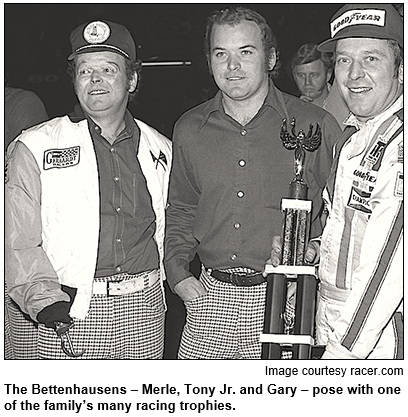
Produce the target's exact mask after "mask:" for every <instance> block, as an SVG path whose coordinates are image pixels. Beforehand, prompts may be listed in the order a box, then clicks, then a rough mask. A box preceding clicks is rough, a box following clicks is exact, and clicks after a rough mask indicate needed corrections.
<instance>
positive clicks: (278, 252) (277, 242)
mask: <svg viewBox="0 0 408 417" xmlns="http://www.w3.org/2000/svg"><path fill="white" fill-rule="evenodd" d="M281 260H282V242H281V237H280V236H274V237H273V239H272V250H271V257H270V258H269V259H268V260H267V261H266V265H272V266H275V267H276V266H279V265H280V264H281ZM319 260H320V243H319V242H318V241H312V242H309V243H308V245H307V250H306V253H305V261H306V262H307V263H309V264H311V265H316V264H317V263H319ZM266 275H267V274H266V273H265V272H263V276H264V277H266Z"/></svg>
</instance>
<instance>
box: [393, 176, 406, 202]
mask: <svg viewBox="0 0 408 417" xmlns="http://www.w3.org/2000/svg"><path fill="white" fill-rule="evenodd" d="M394 196H395V197H403V196H404V174H403V173H402V172H397V179H396V181H395V188H394Z"/></svg>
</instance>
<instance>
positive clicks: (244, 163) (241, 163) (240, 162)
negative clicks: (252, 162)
mask: <svg viewBox="0 0 408 417" xmlns="http://www.w3.org/2000/svg"><path fill="white" fill-rule="evenodd" d="M238 164H239V166H241V167H244V166H245V165H246V162H245V161H244V160H243V159H241V160H240V161H239V162H238Z"/></svg>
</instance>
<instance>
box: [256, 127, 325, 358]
mask: <svg viewBox="0 0 408 417" xmlns="http://www.w3.org/2000/svg"><path fill="white" fill-rule="evenodd" d="M290 125H291V129H290V131H288V128H287V123H286V119H284V120H283V122H282V127H281V133H280V138H281V141H282V144H283V146H285V148H286V149H288V150H294V151H295V177H294V179H293V180H292V181H291V182H290V185H289V198H287V199H286V198H284V199H282V205H281V208H282V212H283V226H282V260H281V265H280V266H278V267H273V266H272V265H267V266H266V268H265V272H266V273H268V278H267V293H266V304H265V317H264V329H263V333H262V335H261V338H260V340H261V342H262V343H263V345H262V359H280V358H281V354H282V348H283V347H284V348H285V347H286V349H289V350H291V351H292V358H293V359H309V358H310V356H311V347H312V345H313V344H314V340H313V332H314V314H315V304H316V288H317V282H316V271H315V267H313V266H308V265H305V260H304V256H305V252H306V249H307V244H308V236H309V229H310V214H311V210H312V202H311V201H309V200H307V184H306V183H305V182H304V180H303V169H304V162H305V157H306V151H308V152H314V151H315V150H316V149H317V148H318V147H319V146H320V143H321V137H322V135H321V129H320V126H319V124H317V126H316V129H315V131H314V132H313V125H312V124H310V126H309V131H308V133H307V134H305V133H304V132H303V130H299V132H298V134H296V133H295V125H296V120H295V119H292V121H291V122H290ZM289 281H295V282H296V283H297V286H296V307H295V319H294V334H288V333H290V331H289V330H290V328H291V327H292V326H291V324H290V323H288V322H287V320H286V322H285V317H288V315H287V314H286V315H285V305H286V298H287V287H288V282H289Z"/></svg>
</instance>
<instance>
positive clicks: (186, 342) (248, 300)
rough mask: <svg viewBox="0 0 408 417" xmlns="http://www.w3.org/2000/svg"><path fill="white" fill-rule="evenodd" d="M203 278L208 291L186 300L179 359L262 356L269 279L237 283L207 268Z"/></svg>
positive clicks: (201, 277) (202, 280) (254, 357)
mask: <svg viewBox="0 0 408 417" xmlns="http://www.w3.org/2000/svg"><path fill="white" fill-rule="evenodd" d="M200 282H201V283H202V284H203V286H204V288H205V289H206V290H207V294H205V295H202V296H201V297H198V298H197V299H194V300H192V301H188V302H185V306H186V310H187V318H186V324H185V326H184V329H183V334H182V338H181V342H180V347H179V353H178V357H179V359H260V358H261V348H262V345H261V343H260V341H259V337H260V335H261V333H262V330H263V322H264V310H265V296H266V282H265V284H260V285H254V286H252V287H237V286H234V285H231V284H229V283H226V282H221V281H218V280H217V279H215V278H213V277H211V276H210V275H209V274H208V273H207V272H206V271H205V270H204V269H203V270H202V272H201V275H200Z"/></svg>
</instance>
